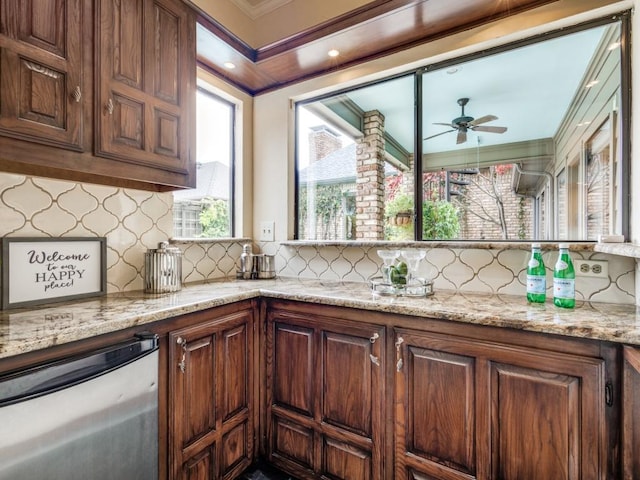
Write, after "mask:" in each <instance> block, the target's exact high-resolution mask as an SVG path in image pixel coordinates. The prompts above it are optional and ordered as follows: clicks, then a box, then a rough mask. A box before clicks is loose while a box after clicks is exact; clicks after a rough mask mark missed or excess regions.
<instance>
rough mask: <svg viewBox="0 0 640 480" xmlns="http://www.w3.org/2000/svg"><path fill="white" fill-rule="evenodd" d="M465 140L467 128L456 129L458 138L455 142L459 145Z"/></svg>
mask: <svg viewBox="0 0 640 480" xmlns="http://www.w3.org/2000/svg"><path fill="white" fill-rule="evenodd" d="M466 141H467V130H466V129H465V130H462V129H461V130H458V138H457V139H456V143H457V144H458V145H460V144H461V143H464V142H466Z"/></svg>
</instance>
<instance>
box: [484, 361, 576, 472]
mask: <svg viewBox="0 0 640 480" xmlns="http://www.w3.org/2000/svg"><path fill="white" fill-rule="evenodd" d="M491 378H492V381H491V384H492V388H491V391H492V398H491V404H492V412H491V417H492V419H491V420H492V425H493V428H492V430H493V440H492V451H493V456H494V462H493V465H494V468H495V470H494V476H495V477H496V478H534V477H535V478H557V479H563V478H566V479H570V478H580V467H579V464H578V459H579V456H580V432H579V430H577V429H575V428H574V427H575V426H576V425H579V424H580V418H579V413H580V404H579V401H580V398H579V385H580V379H579V378H575V377H570V376H566V375H556V374H545V373H543V372H539V371H536V370H526V369H522V368H516V367H513V366H510V365H493V366H492V375H491ZM534 419H535V421H534Z"/></svg>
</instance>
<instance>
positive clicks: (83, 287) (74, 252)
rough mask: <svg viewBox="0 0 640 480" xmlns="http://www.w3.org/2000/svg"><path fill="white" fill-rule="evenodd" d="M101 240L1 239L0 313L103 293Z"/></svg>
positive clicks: (104, 254) (104, 277) (104, 272)
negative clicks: (0, 293) (0, 310)
mask: <svg viewBox="0 0 640 480" xmlns="http://www.w3.org/2000/svg"><path fill="white" fill-rule="evenodd" d="M106 257H107V239H106V238H105V237H4V238H3V239H2V256H1V262H2V266H1V270H2V309H3V310H7V309H12V308H22V307H31V306H34V305H42V304H46V303H53V302H63V301H69V300H77V299H82V298H88V297H97V296H101V295H105V294H106V293H107V268H106V261H107V258H106Z"/></svg>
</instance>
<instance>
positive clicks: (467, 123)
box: [424, 97, 507, 144]
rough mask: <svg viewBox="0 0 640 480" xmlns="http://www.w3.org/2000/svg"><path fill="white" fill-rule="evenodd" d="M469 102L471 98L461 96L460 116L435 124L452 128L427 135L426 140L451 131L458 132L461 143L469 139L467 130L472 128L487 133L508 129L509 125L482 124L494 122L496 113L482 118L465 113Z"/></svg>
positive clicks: (458, 140) (501, 131)
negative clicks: (448, 121)
mask: <svg viewBox="0 0 640 480" xmlns="http://www.w3.org/2000/svg"><path fill="white" fill-rule="evenodd" d="M467 103H469V99H468V98H466V97H464V98H459V99H458V105H460V108H461V109H462V112H461V114H460V116H459V117H456V118H454V119H453V120H451V123H440V122H437V123H434V125H446V126H447V127H451V128H452V130H447V131H444V132H440V133H436V134H435V135H431V136H429V137H426V138H425V139H424V140H429V139H430V138H433V137H438V136H440V135H444V134H445V133H450V132H456V131H457V132H458V135H457V137H456V143H457V144H461V143H465V142H466V141H467V132H468V131H469V130H471V131H472V132H487V133H504V132H506V131H507V127H497V126H492V125H482V124H484V123H488V122H492V121H494V120H498V117H496V116H495V115H485V116H483V117H480V118H473V117H470V116H468V115H465V113H464V107H465V106H466V105H467Z"/></svg>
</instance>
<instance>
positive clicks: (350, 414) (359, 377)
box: [322, 332, 377, 437]
mask: <svg viewBox="0 0 640 480" xmlns="http://www.w3.org/2000/svg"><path fill="white" fill-rule="evenodd" d="M371 346H372V344H371V342H370V341H369V338H361V337H355V336H350V335H341V334H336V333H333V332H323V361H324V364H323V368H322V373H323V376H324V380H323V385H324V388H323V400H324V401H323V406H324V412H323V421H325V422H327V423H330V424H332V425H336V426H338V427H341V428H346V429H348V430H351V431H353V432H355V433H358V434H360V435H363V436H365V437H371V410H372V407H373V404H372V396H371V393H372V392H371V387H372V371H371V370H372V367H373V363H372V361H371V355H372V352H371ZM376 368H377V367H376Z"/></svg>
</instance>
